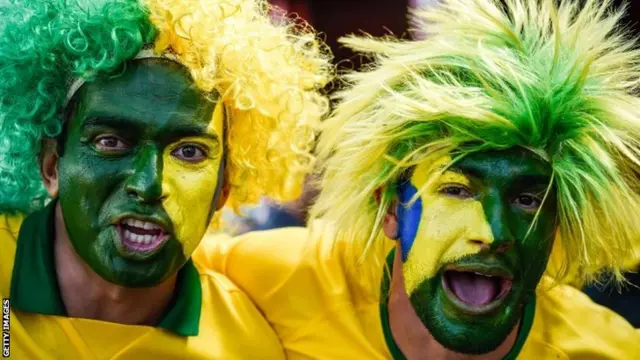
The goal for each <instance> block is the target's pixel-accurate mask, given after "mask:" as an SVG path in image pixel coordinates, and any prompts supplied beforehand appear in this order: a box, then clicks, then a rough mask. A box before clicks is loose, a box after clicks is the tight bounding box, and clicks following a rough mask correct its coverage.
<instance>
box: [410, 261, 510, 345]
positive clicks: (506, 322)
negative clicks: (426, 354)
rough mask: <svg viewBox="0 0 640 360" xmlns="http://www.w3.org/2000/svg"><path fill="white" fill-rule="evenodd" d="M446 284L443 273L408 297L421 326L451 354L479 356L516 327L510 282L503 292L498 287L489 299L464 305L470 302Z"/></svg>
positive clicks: (424, 283)
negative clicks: (507, 288)
mask: <svg viewBox="0 0 640 360" xmlns="http://www.w3.org/2000/svg"><path fill="white" fill-rule="evenodd" d="M446 281H447V279H446V278H445V276H444V274H443V273H442V274H441V275H438V276H436V277H435V278H433V279H428V280H425V281H424V282H423V283H422V284H420V286H419V287H418V288H416V290H415V291H414V292H413V293H412V294H411V295H410V297H409V298H410V301H411V304H412V305H413V308H414V310H415V311H416V314H417V316H418V317H419V318H420V320H421V321H422V323H423V324H424V326H425V327H426V328H427V330H429V332H430V333H431V335H432V336H433V337H434V339H436V341H438V343H440V345H442V346H443V347H445V348H447V349H449V350H451V351H453V352H456V353H462V354H470V355H480V354H486V353H489V352H491V351H494V350H496V349H497V348H498V347H499V346H500V345H501V344H502V343H503V342H504V341H505V340H506V339H507V337H508V336H509V334H511V332H512V331H513V329H514V328H515V327H516V325H517V324H518V319H519V315H520V313H521V311H520V309H521V308H522V304H520V303H521V296H520V294H519V291H517V290H518V286H517V285H518V284H516V283H510V284H509V290H508V291H506V292H503V289H501V288H500V287H499V286H497V287H496V289H495V291H494V293H493V297H492V298H491V299H488V298H487V299H484V301H477V302H465V300H466V301H469V299H467V298H464V297H463V298H462V299H461V298H458V297H457V296H456V295H455V294H456V292H454V291H451V289H450V288H448V286H447V284H446ZM496 283H497V282H496ZM458 290H460V289H458ZM476 293H481V294H484V295H486V294H487V293H488V292H485V293H482V292H481V291H477V292H476ZM484 295H483V296H484ZM475 300H477V299H475Z"/></svg>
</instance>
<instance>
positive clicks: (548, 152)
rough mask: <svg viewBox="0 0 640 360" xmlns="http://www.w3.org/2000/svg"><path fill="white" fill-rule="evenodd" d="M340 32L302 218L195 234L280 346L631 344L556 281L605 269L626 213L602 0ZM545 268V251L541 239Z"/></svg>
mask: <svg viewBox="0 0 640 360" xmlns="http://www.w3.org/2000/svg"><path fill="white" fill-rule="evenodd" d="M417 16H418V20H419V21H420V22H421V23H426V24H428V26H426V27H425V30H426V31H427V32H428V34H429V35H428V36H427V38H426V39H425V40H421V41H411V42H402V41H397V40H390V39H386V40H385V39H382V40H376V39H371V38H358V37H349V38H347V39H344V40H343V42H344V43H345V44H347V45H349V46H350V47H351V48H353V49H354V50H357V51H361V52H364V53H368V54H371V55H373V56H374V57H375V59H376V61H375V62H374V64H373V65H372V66H371V67H370V68H369V69H368V71H365V72H362V73H354V74H352V75H349V76H348V77H347V81H348V82H349V84H350V87H349V88H347V89H346V90H345V91H344V92H342V93H341V94H340V96H339V99H340V100H341V102H340V104H339V105H338V107H337V109H336V111H335V113H334V114H333V115H332V116H331V117H330V118H329V119H328V120H327V121H325V122H324V123H323V132H322V134H321V137H320V142H319V145H318V151H319V161H320V164H321V165H322V168H321V176H322V183H321V185H322V186H321V188H322V191H321V193H320V195H319V197H318V199H317V202H316V204H315V205H314V207H313V208H312V214H311V215H312V219H313V220H314V222H313V223H312V225H311V227H310V228H309V229H304V228H291V229H284V230H276V231H267V232H257V233H252V234H247V235H243V236H241V237H238V238H235V239H232V240H222V239H220V238H215V237H212V238H207V240H206V241H204V242H203V244H205V245H206V246H204V245H203V247H201V248H200V250H202V251H199V252H198V253H197V254H196V255H195V256H196V257H198V258H203V259H204V260H203V261H205V260H206V261H209V263H211V264H216V265H217V266H220V270H221V271H222V272H223V273H225V274H227V275H228V276H229V277H230V278H231V279H232V280H233V281H234V282H235V283H236V284H238V285H239V286H240V287H241V288H242V289H244V290H245V291H246V292H247V293H248V294H249V295H250V297H251V298H252V299H253V301H254V302H255V303H256V304H257V305H258V307H259V308H260V310H261V311H262V312H263V313H264V314H265V316H266V318H267V320H268V321H269V322H270V323H271V325H272V326H273V328H274V329H275V330H276V332H277V333H278V335H279V337H280V338H281V340H282V343H283V345H284V347H285V351H286V352H287V355H288V357H289V359H405V358H406V359H445V358H446V359H515V358H519V359H572V360H574V359H632V358H637V354H638V353H640V334H639V333H638V332H637V331H636V330H635V329H633V328H632V327H631V325H630V324H629V323H627V322H626V321H624V319H622V318H621V317H619V316H618V315H616V314H615V313H613V312H610V311H609V310H607V309H605V308H602V307H600V306H598V305H596V304H594V303H592V302H591V301H590V300H589V299H588V297H586V296H585V295H584V294H583V293H581V292H580V291H579V290H578V289H576V288H574V287H572V286H568V285H566V284H565V282H567V281H570V282H571V283H572V284H574V283H582V282H586V281H588V280H592V279H594V278H596V277H597V276H598V274H600V273H601V271H602V270H603V269H606V270H607V271H610V272H612V273H614V274H617V275H619V274H620V271H621V269H622V268H623V266H624V264H623V263H624V260H625V258H626V256H625V255H626V254H627V252H629V251H631V249H632V245H633V244H634V243H635V241H636V238H637V233H638V231H637V228H636V227H635V224H636V223H637V216H638V215H637V214H638V213H639V211H640V198H639V196H638V189H639V185H640V180H639V178H638V177H637V176H636V175H637V173H638V170H639V168H638V167H639V165H640V157H639V155H640V145H639V142H638V139H640V120H639V119H640V116H639V115H640V98H639V97H638V96H637V92H636V87H637V85H638V78H639V75H640V73H639V70H638V67H637V64H638V61H639V60H640V52H639V51H638V50H636V47H635V45H634V44H633V43H632V42H630V41H629V40H628V38H627V37H626V36H625V34H623V33H622V32H620V30H619V28H618V26H617V25H616V24H617V21H618V20H619V19H620V17H621V16H622V12H621V11H620V10H613V9H611V7H610V2H609V1H596V0H588V1H586V2H584V3H580V4H578V3H577V2H573V1H563V2H560V4H556V2H554V1H544V0H541V1H524V0H507V1H505V2H504V4H501V3H499V2H498V1H493V0H444V1H442V2H440V3H439V4H438V5H436V6H435V7H434V8H431V9H429V10H426V11H423V12H418V13H417ZM558 252H559V253H560V254H564V258H563V259H562V261H559V262H556V263H554V264H555V265H560V266H554V267H551V266H548V262H549V259H550V257H551V255H552V254H558Z"/></svg>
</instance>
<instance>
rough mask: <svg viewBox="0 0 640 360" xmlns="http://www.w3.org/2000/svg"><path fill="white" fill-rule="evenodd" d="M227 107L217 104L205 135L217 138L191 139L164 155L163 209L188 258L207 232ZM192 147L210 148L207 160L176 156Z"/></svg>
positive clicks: (181, 140)
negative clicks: (192, 159)
mask: <svg viewBox="0 0 640 360" xmlns="http://www.w3.org/2000/svg"><path fill="white" fill-rule="evenodd" d="M223 124H224V105H223V102H222V101H218V104H217V105H216V107H215V110H214V112H213V119H212V121H211V122H210V123H209V125H208V127H207V129H206V133H207V134H209V135H212V136H214V137H216V139H211V138H207V137H189V138H183V139H180V141H178V142H176V143H174V144H171V145H169V146H167V148H166V149H165V151H164V153H163V165H164V168H163V171H162V194H163V197H164V200H163V202H162V204H163V207H164V209H165V211H166V212H167V214H169V216H170V217H171V221H172V222H173V225H174V231H175V235H176V237H177V238H178V239H179V240H180V242H181V244H182V249H183V252H184V255H185V257H187V258H188V257H189V256H190V255H191V253H193V251H194V250H195V248H196V247H197V246H198V244H199V243H200V240H201V239H202V236H203V234H204V232H205V231H206V228H207V225H208V221H209V214H210V211H211V207H212V206H216V204H213V203H212V201H213V198H214V194H215V192H216V188H217V185H218V172H219V171H220V170H221V169H220V162H221V161H222V158H223V156H222V155H223V154H222V152H223V146H222V142H223V139H224V137H223V136H224V134H223V128H224V126H223ZM188 144H193V145H197V146H200V147H202V148H205V149H208V157H205V159H204V160H202V161H200V162H188V161H185V160H182V159H179V158H176V157H175V156H174V155H173V152H174V151H175V150H176V149H178V148H180V147H181V146H184V145H188Z"/></svg>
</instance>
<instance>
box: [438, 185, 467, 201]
mask: <svg viewBox="0 0 640 360" xmlns="http://www.w3.org/2000/svg"><path fill="white" fill-rule="evenodd" d="M439 192H440V193H442V194H444V195H447V196H451V197H455V198H458V199H469V198H472V197H473V193H472V192H471V190H469V189H467V187H466V186H464V185H459V184H448V185H444V186H443V187H441V188H440V190H439Z"/></svg>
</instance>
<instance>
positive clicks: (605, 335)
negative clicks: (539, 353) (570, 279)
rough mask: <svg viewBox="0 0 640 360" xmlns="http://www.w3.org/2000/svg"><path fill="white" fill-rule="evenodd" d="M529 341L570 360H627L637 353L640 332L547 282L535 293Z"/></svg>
mask: <svg viewBox="0 0 640 360" xmlns="http://www.w3.org/2000/svg"><path fill="white" fill-rule="evenodd" d="M530 338H531V340H532V341H533V342H537V343H538V344H541V345H539V346H542V345H544V346H545V347H547V348H553V349H556V350H557V351H558V352H561V353H562V354H564V355H565V356H566V357H568V358H570V359H594V358H598V359H612V360H613V359H631V358H634V357H635V356H637V353H638V352H640V333H638V331H636V330H635V329H634V328H633V327H632V326H631V324H629V323H628V322H627V321H626V320H624V318H622V317H621V316H619V315H618V314H616V313H614V312H613V311H611V310H609V309H607V308H605V307H602V306H600V305H598V304H596V303H594V302H593V301H591V299H590V298H589V297H588V296H587V295H586V294H584V293H583V292H582V291H580V290H578V289H576V288H574V287H571V286H568V285H555V286H551V280H549V279H545V280H544V281H543V282H542V287H541V288H540V289H539V290H538V292H537V305H536V315H535V318H534V323H533V328H532V330H531V334H530Z"/></svg>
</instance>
